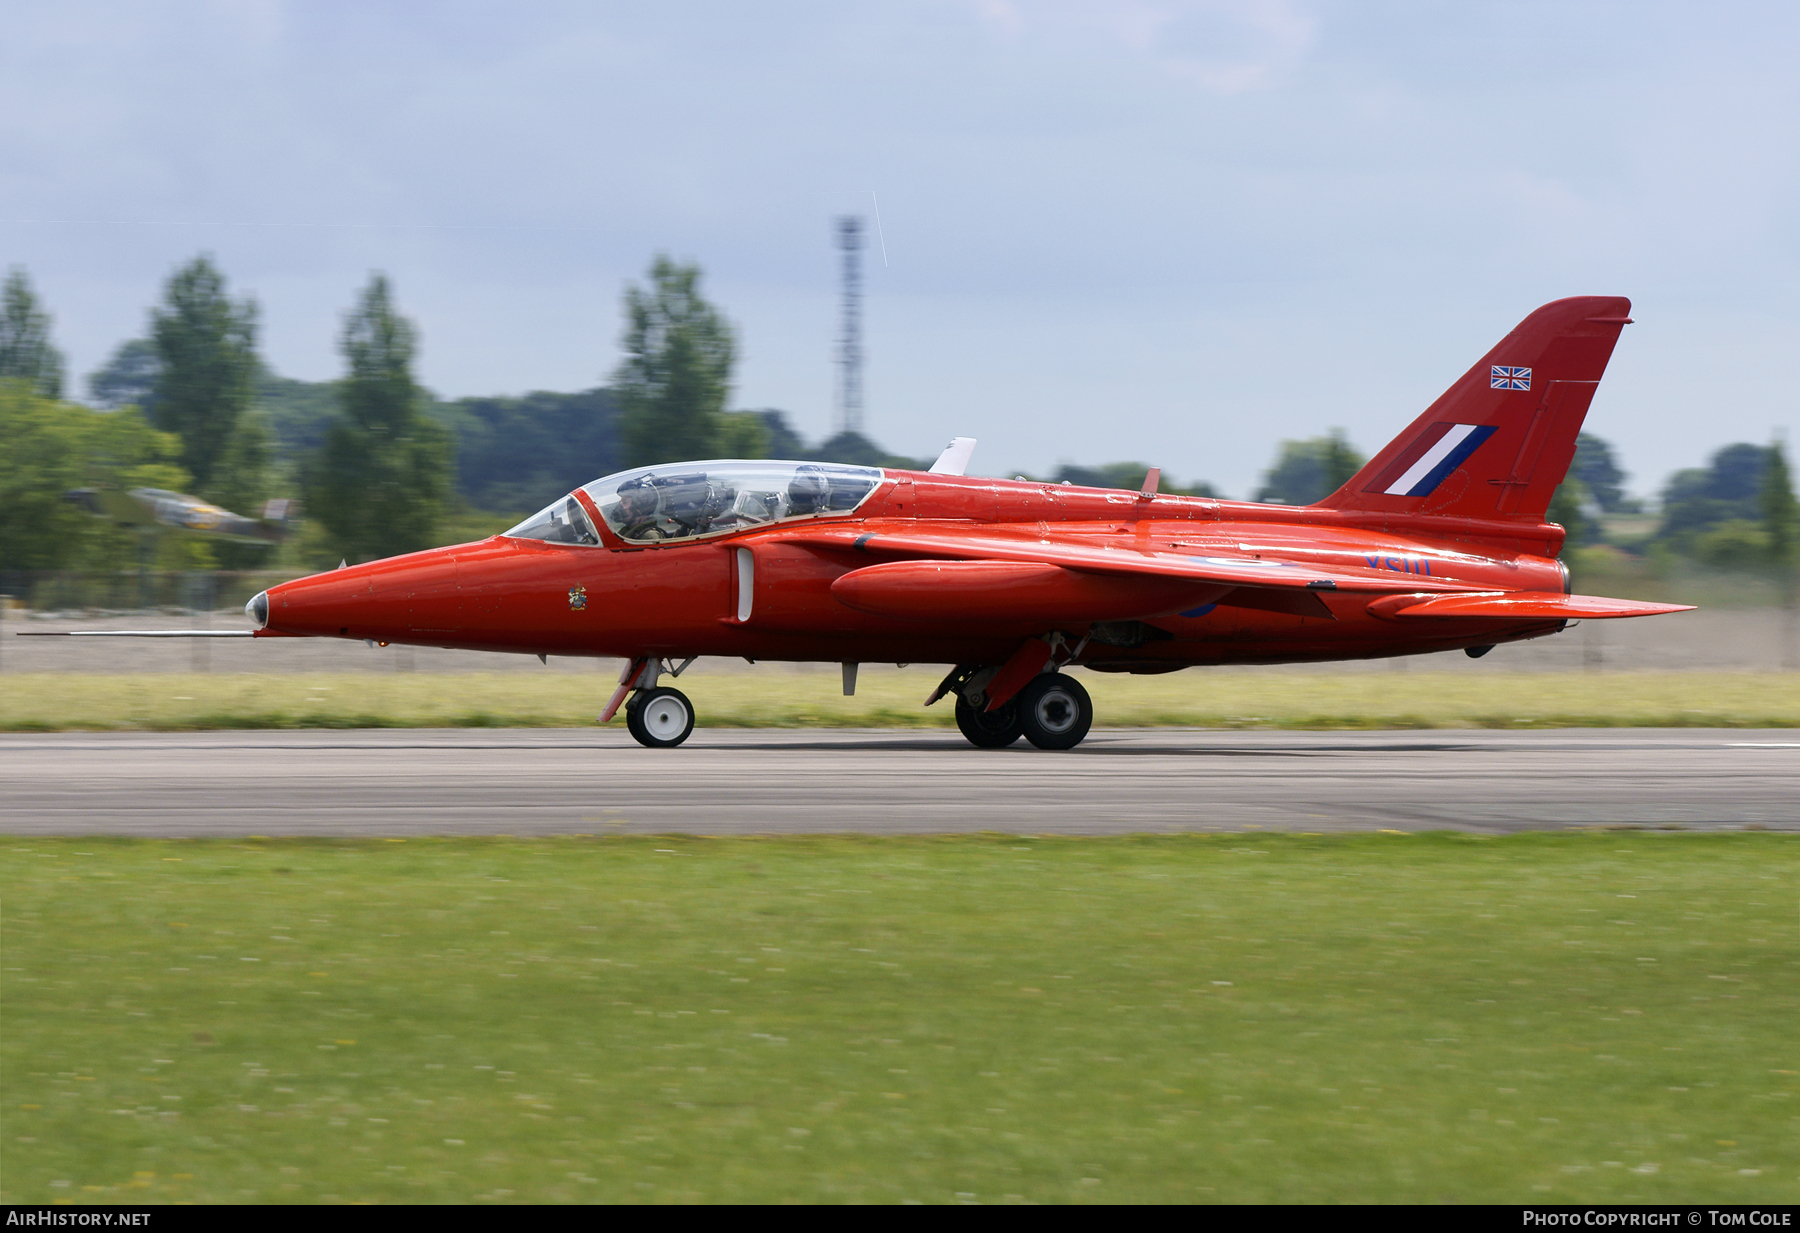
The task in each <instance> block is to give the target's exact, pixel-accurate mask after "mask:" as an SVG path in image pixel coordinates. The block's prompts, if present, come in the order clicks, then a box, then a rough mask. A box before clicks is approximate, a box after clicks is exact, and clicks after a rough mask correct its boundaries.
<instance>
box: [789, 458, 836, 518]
mask: <svg viewBox="0 0 1800 1233" xmlns="http://www.w3.org/2000/svg"><path fill="white" fill-rule="evenodd" d="M830 503H831V481H830V480H829V479H827V478H826V476H825V472H824V471H823V470H821V469H820V468H819V467H816V466H814V465H812V464H810V463H808V464H806V465H804V466H801V467H799V468H797V469H796V470H795V472H794V479H793V482H792V483H790V484H789V485H788V507H789V511H790V512H791V513H795V514H821V513H824V512H825V510H826V509H828V508H829V507H830Z"/></svg>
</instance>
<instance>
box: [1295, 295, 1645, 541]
mask: <svg viewBox="0 0 1800 1233" xmlns="http://www.w3.org/2000/svg"><path fill="white" fill-rule="evenodd" d="M1630 312H1631V301H1630V300H1627V299H1625V298H1623V297H1621V296H1600V295H1593V296H1577V297H1575V298H1573V299H1567V300H1557V301H1556V302H1554V303H1551V304H1546V305H1544V306H1543V307H1542V308H1540V309H1538V310H1537V311H1536V312H1534V313H1532V314H1531V315H1530V316H1529V317H1527V318H1525V320H1523V321H1521V322H1520V323H1519V324H1518V326H1517V327H1516V328H1515V329H1514V330H1513V332H1512V333H1510V334H1508V335H1507V336H1506V337H1505V338H1503V339H1501V340H1500V343H1499V345H1498V346H1496V347H1495V348H1494V349H1493V350H1492V351H1490V352H1488V353H1487V354H1486V355H1484V356H1482V357H1481V361H1480V362H1479V363H1477V364H1476V365H1475V367H1473V368H1471V369H1469V371H1468V372H1466V373H1464V374H1463V375H1462V378H1461V379H1460V380H1458V381H1457V382H1456V384H1455V385H1452V386H1451V387H1450V388H1449V389H1448V390H1446V391H1444V394H1443V396H1442V397H1441V398H1439V399H1438V400H1437V401H1436V402H1434V403H1432V404H1431V406H1430V407H1428V408H1426V410H1425V413H1424V414H1423V415H1421V416H1420V417H1419V418H1418V419H1416V420H1414V421H1413V422H1412V423H1411V424H1410V425H1409V426H1408V427H1407V429H1406V431H1405V432H1402V433H1401V434H1400V435H1399V436H1397V437H1395V438H1394V439H1393V440H1392V441H1390V442H1388V444H1387V447H1386V448H1385V449H1383V450H1382V451H1381V452H1380V453H1379V454H1376V455H1375V457H1374V458H1373V459H1371V460H1370V462H1369V464H1368V465H1367V466H1365V467H1364V468H1363V469H1362V470H1361V471H1358V472H1357V473H1356V475H1355V476H1354V477H1352V478H1351V480H1350V482H1349V483H1347V484H1345V485H1344V486H1343V487H1342V488H1340V489H1338V490H1337V491H1336V492H1334V493H1332V494H1331V495H1330V496H1329V497H1326V498H1325V499H1324V500H1323V501H1321V502H1320V503H1319V504H1320V505H1321V506H1323V507H1324V508H1327V509H1340V510H1370V511H1377V512H1393V513H1418V514H1439V515H1443V516H1446V517H1453V518H1483V519H1491V518H1506V519H1513V518H1516V519H1519V520H1521V521H1531V522H1542V521H1543V519H1544V515H1545V512H1546V511H1547V510H1548V509H1549V508H1550V498H1551V496H1552V494H1554V493H1555V491H1556V486H1557V485H1558V484H1560V483H1562V481H1563V476H1564V475H1566V474H1567V473H1568V470H1569V463H1570V462H1571V461H1572V460H1573V459H1574V457H1575V437H1576V435H1577V434H1578V433H1580V431H1581V422H1582V420H1583V419H1585V418H1586V416H1587V409H1588V404H1589V403H1590V402H1592V401H1593V398H1594V390H1595V389H1596V387H1598V385H1599V384H1600V376H1601V374H1602V373H1604V372H1605V371H1606V362H1607V360H1608V359H1610V358H1611V356H1612V350H1613V344H1614V343H1616V342H1617V341H1618V339H1619V331H1620V330H1621V329H1623V328H1624V327H1625V326H1626V325H1628V324H1630V317H1629V315H1628V314H1629V313H1630Z"/></svg>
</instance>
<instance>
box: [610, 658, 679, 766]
mask: <svg viewBox="0 0 1800 1233" xmlns="http://www.w3.org/2000/svg"><path fill="white" fill-rule="evenodd" d="M693 662H694V657H693V656H689V657H688V658H687V659H686V660H684V661H683V662H682V664H681V666H680V667H678V668H667V667H664V665H663V661H662V660H660V659H652V658H650V657H649V656H645V657H643V658H640V659H634V660H632V661H631V662H630V663H628V664H626V665H625V671H624V672H622V673H620V674H619V688H618V690H617V691H615V692H614V694H613V696H612V701H611V702H609V703H607V705H606V711H605V713H604V714H602V715H601V716H600V722H601V723H605V722H606V721H607V720H609V719H611V718H612V717H613V716H614V715H615V714H616V713H617V712H618V711H619V709H620V707H621V705H623V707H624V710H625V730H626V731H628V732H630V733H631V739H632V740H634V741H636V742H637V743H638V744H640V745H643V746H644V747H646V748H648V749H673V748H674V747H675V746H677V745H679V744H681V742H683V741H685V740H687V739H688V736H689V734H690V733H692V732H693V730H694V704H693V703H692V702H690V701H688V696H687V695H686V694H684V693H682V692H681V691H680V690H679V689H670V688H668V687H667V686H659V685H657V683H656V682H657V678H658V677H660V676H661V675H662V674H663V673H664V672H667V673H668V674H669V675H670V676H680V675H681V674H682V673H683V672H686V671H687V669H688V665H689V664H691V663H693ZM627 695H629V696H627Z"/></svg>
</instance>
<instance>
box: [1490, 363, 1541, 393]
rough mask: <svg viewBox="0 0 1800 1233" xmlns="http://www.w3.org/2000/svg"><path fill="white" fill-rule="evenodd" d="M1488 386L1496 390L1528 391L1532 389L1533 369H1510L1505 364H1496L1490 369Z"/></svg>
mask: <svg viewBox="0 0 1800 1233" xmlns="http://www.w3.org/2000/svg"><path fill="white" fill-rule="evenodd" d="M1488 385H1489V386H1490V387H1491V388H1493V389H1496V390H1528V389H1530V388H1531V369H1529V368H1510V367H1508V366H1507V365H1505V364H1494V365H1491V366H1490V367H1489V368H1488Z"/></svg>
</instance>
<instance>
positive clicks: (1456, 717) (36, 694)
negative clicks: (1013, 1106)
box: [0, 667, 1800, 732]
mask: <svg viewBox="0 0 1800 1233" xmlns="http://www.w3.org/2000/svg"><path fill="white" fill-rule="evenodd" d="M1079 675H1080V678H1081V680H1082V681H1083V682H1084V683H1086V685H1087V687H1088V689H1089V690H1090V691H1091V692H1092V693H1093V695H1094V701H1095V707H1096V709H1097V711H1098V719H1097V722H1098V723H1099V724H1100V726H1102V727H1159V726H1179V727H1207V728H1295V729H1304V728H1311V729H1322V728H1459V727H1460V728H1557V727H1658V728H1667V727H1704V728H1783V727H1797V726H1800V678H1795V677H1793V676H1784V675H1782V674H1779V673H1683V672H1660V673H1648V672H1646V673H1617V674H1609V675H1587V674H1582V673H1493V672H1488V673H1466V672H1465V673H1455V672H1392V673H1389V672H1354V673H1347V672H1338V673H1327V672H1320V673H1290V672H1212V673H1209V672H1206V671H1204V670H1195V671H1192V672H1183V673H1177V674H1173V675H1169V676H1158V677H1121V676H1111V675H1107V674H1103V673H1092V672H1084V673H1080V674H1079ZM936 683H937V674H936V673H935V672H920V671H918V670H912V671H908V672H897V671H895V670H893V669H891V668H889V669H886V670H876V669H874V668H865V669H864V672H863V677H862V681H861V684H860V687H859V689H858V692H857V696H856V697H854V698H845V697H842V696H841V694H840V692H839V688H838V680H837V674H836V673H835V672H833V673H829V674H827V673H823V672H793V671H787V670H783V669H781V668H779V667H776V668H771V669H770V670H768V671H765V672H756V671H752V672H733V673H717V674H711V675H708V674H700V673H695V674H689V675H687V676H684V677H682V679H681V681H680V686H681V688H682V689H684V690H686V691H687V692H688V694H689V695H690V696H691V697H692V698H693V699H694V703H695V708H696V710H697V711H698V712H699V723H700V725H701V726H702V727H755V728H764V727H839V728H931V727H948V726H951V725H952V724H953V723H954V719H953V717H952V713H951V707H950V706H949V705H948V704H946V703H939V704H938V705H937V706H934V707H931V708H929V709H927V708H926V707H924V706H923V702H924V699H925V696H926V694H927V693H929V692H930V690H931V688H932V686H934V685H935V684H936ZM612 688H613V679H612V677H611V676H610V675H608V674H604V673H599V672H595V673H593V674H591V675H590V674H587V673H581V674H575V673H565V672H547V673H543V674H541V675H540V674H535V673H529V672H507V673H493V674H458V675H449V674H443V675H427V674H418V675H413V674H403V673H388V674H382V673H373V674H359V675H348V674H345V675H327V674H323V673H319V674H298V675H292V676H262V675H224V674H218V675H208V674H145V675H139V676H86V675H77V674H65V673H33V674H28V675H15V676H0V731H14V732H48V731H58V730H64V729H107V728H137V729H150V730H163V731H180V730H189V729H203V728H383V727H397V728H410V727H567V726H582V725H587V724H591V723H593V721H594V717H595V716H596V715H597V714H598V713H599V711H600V709H601V708H602V707H603V706H604V705H605V702H606V697H607V695H608V694H610V693H611V692H612Z"/></svg>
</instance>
